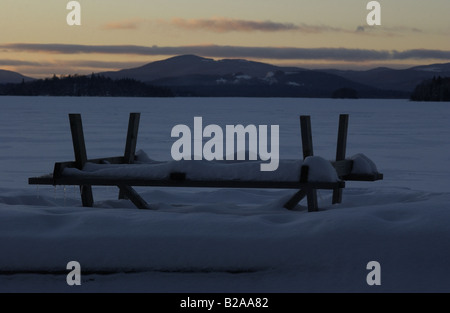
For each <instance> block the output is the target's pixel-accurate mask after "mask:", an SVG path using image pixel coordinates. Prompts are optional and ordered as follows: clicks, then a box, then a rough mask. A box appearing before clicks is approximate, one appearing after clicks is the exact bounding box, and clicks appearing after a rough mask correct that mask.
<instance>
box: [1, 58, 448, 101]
mask: <svg viewBox="0 0 450 313" xmlns="http://www.w3.org/2000/svg"><path fill="white" fill-rule="evenodd" d="M98 74H99V75H102V76H105V77H108V78H111V79H123V78H131V79H135V80H138V81H142V82H144V83H147V84H152V85H156V86H164V87H168V88H170V89H171V90H172V91H173V92H174V94H175V95H178V96H222V97H224V96H240V97H246V96H248V97H250V96H258V97H326V98H329V97H331V96H332V95H333V94H336V91H339V90H342V89H343V90H354V91H356V93H357V94H358V96H359V97H361V98H409V96H410V95H411V93H412V91H413V90H414V88H415V87H416V86H417V85H418V84H420V83H421V82H422V81H424V80H426V79H431V78H433V77H434V76H436V77H437V76H442V77H446V76H448V77H450V63H447V64H432V65H426V66H416V67H412V68H409V69H404V70H395V69H390V68H375V69H371V70H364V71H350V70H347V71H346V70H337V69H321V70H308V69H304V68H298V67H280V66H275V65H271V64H267V63H261V62H254V61H248V60H239V59H224V60H213V59H209V58H203V57H199V56H195V55H181V56H176V57H172V58H169V59H166V60H162V61H156V62H152V63H149V64H146V65H143V66H141V67H137V68H132V69H124V70H120V71H109V72H102V73H98ZM29 80H32V78H29V77H25V76H23V75H21V74H19V73H14V72H9V71H1V70H0V84H5V83H19V82H22V81H25V82H26V81H29Z"/></svg>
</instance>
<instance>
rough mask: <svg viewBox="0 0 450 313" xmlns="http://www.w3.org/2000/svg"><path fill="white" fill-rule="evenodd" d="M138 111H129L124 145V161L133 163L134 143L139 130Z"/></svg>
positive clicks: (139, 115)
mask: <svg viewBox="0 0 450 313" xmlns="http://www.w3.org/2000/svg"><path fill="white" fill-rule="evenodd" d="M140 117H141V114H140V113H130V119H129V122H128V133H127V142H126V145H125V153H124V163H126V164H132V163H134V155H135V153H136V144H137V137H138V130H139V119H140Z"/></svg>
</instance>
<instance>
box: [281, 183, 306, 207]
mask: <svg viewBox="0 0 450 313" xmlns="http://www.w3.org/2000/svg"><path fill="white" fill-rule="evenodd" d="M305 196H306V189H305V188H303V189H300V190H299V191H297V192H296V193H295V195H293V196H292V197H291V198H290V199H289V200H288V202H286V203H285V204H284V205H283V207H284V208H285V209H288V210H293V209H294V208H295V207H296V206H297V204H298V203H299V202H300V201H301V200H302V199H303V198H304V197H305Z"/></svg>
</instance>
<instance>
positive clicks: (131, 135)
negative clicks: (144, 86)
mask: <svg viewBox="0 0 450 313" xmlns="http://www.w3.org/2000/svg"><path fill="white" fill-rule="evenodd" d="M140 117H141V114H140V113H130V119H129V121H128V132H127V141H126V144H125V153H124V161H123V162H124V163H125V164H132V163H134V157H135V154H136V144H137V137H138V130H139V120H140ZM119 199H127V195H126V194H125V193H124V192H123V188H120V191H119Z"/></svg>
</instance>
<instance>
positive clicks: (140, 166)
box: [63, 151, 339, 182]
mask: <svg viewBox="0 0 450 313" xmlns="http://www.w3.org/2000/svg"><path fill="white" fill-rule="evenodd" d="M262 162H263V161H204V160H201V161H192V160H181V161H155V160H151V159H149V158H148V157H147V155H146V154H145V152H143V151H139V152H138V153H137V161H136V163H135V164H94V163H86V165H85V166H84V168H83V170H78V169H76V168H66V169H64V172H63V175H64V176H71V177H84V176H89V177H108V178H111V177H114V178H117V179H121V178H122V179H123V178H136V179H153V180H168V179H170V175H171V174H172V173H183V174H185V175H186V179H187V180H193V181H237V180H239V181H270V182H299V181H300V172H301V167H302V166H303V165H307V166H309V167H310V170H309V175H308V181H311V182H337V181H339V177H338V176H337V174H336V170H335V169H334V168H333V166H332V165H331V163H330V161H327V160H325V159H323V158H321V157H319V156H312V157H308V158H306V159H305V161H302V160H280V162H279V167H278V169H277V170H275V171H272V172H264V171H261V170H260V165H261V163H262Z"/></svg>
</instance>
